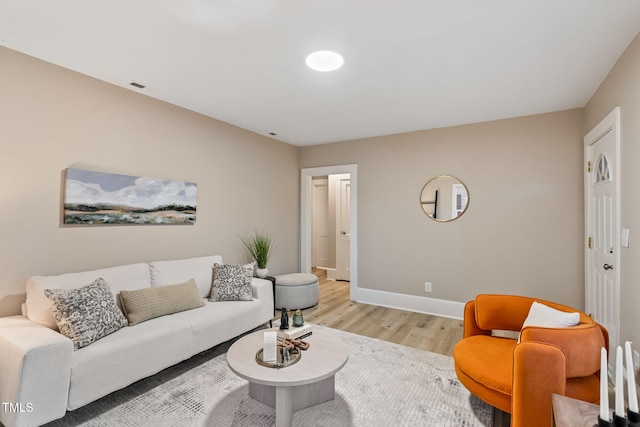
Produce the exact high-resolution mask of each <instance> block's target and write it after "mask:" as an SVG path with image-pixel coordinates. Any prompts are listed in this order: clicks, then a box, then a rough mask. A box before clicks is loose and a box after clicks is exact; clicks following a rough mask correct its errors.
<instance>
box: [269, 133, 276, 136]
mask: <svg viewBox="0 0 640 427" xmlns="http://www.w3.org/2000/svg"><path fill="white" fill-rule="evenodd" d="M269 135H271V136H276V135H277V133H275V132H269Z"/></svg>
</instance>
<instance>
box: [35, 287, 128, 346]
mask: <svg viewBox="0 0 640 427" xmlns="http://www.w3.org/2000/svg"><path fill="white" fill-rule="evenodd" d="M44 294H45V295H46V296H47V298H49V300H50V301H51V305H52V307H53V308H52V310H53V317H54V319H55V320H56V323H57V324H58V329H59V330H60V333H61V334H63V335H64V336H66V337H68V338H70V339H71V340H72V341H73V347H74V349H76V350H78V349H80V348H82V347H85V346H87V345H89V344H91V343H92V342H94V341H97V340H99V339H100V338H103V337H105V336H107V335H109V334H112V333H114V332H115V331H117V330H118V329H120V328H122V327H125V326H127V319H126V318H125V317H124V315H123V314H122V312H121V311H120V309H119V308H118V306H117V305H116V301H115V299H114V298H113V294H112V293H111V290H110V289H109V285H108V284H107V282H106V281H105V280H104V279H102V278H98V279H96V280H95V281H94V282H93V283H91V284H90V285H87V286H84V287H81V288H76V289H45V290H44Z"/></svg>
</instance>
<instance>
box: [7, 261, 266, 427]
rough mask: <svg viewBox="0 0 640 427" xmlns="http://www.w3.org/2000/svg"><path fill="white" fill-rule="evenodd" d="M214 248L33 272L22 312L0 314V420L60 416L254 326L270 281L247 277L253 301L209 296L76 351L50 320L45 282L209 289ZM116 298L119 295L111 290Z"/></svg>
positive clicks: (19, 426) (26, 421) (18, 423)
mask: <svg viewBox="0 0 640 427" xmlns="http://www.w3.org/2000/svg"><path fill="white" fill-rule="evenodd" d="M214 263H219V264H222V258H221V257H220V256H209V257H198V258H190V259H184V260H175V261H160V262H150V263H140V264H131V265H124V266H118V267H112V268H106V269H101V270H93V271H85V272H80V273H69V274H63V275H59V276H48V277H41V276H39V277H31V278H29V279H28V281H27V300H26V303H25V304H23V315H22V316H11V317H4V318H0V421H1V422H2V423H3V424H4V425H5V426H6V427H14V426H15V427H23V426H37V425H41V424H44V423H47V422H49V421H52V420H55V419H58V418H61V417H63V416H64V415H65V413H66V411H67V410H69V411H72V410H74V409H77V408H79V407H81V406H84V405H86V404H88V403H90V402H92V401H94V400H96V399H98V398H100V397H103V396H105V395H107V394H109V393H111V392H113V391H116V390H119V389H122V388H124V387H126V386H128V385H130V384H132V383H134V382H135V381H138V380H140V379H142V378H145V377H147V376H150V375H153V374H155V373H157V372H159V371H161V370H163V369H165V368H167V367H169V366H172V365H174V364H176V363H178V362H180V361H182V360H185V359H188V358H190V357H191V356H193V355H195V354H197V353H200V352H202V351H204V350H206V349H209V348H211V347H213V346H216V345H218V344H220V343H223V342H225V341H228V340H229V339H232V338H234V337H236V336H238V335H240V334H242V333H244V332H247V331H249V330H251V329H254V328H256V327H258V326H260V325H262V324H264V323H265V322H268V321H269V320H271V319H272V317H273V292H272V285H271V282H270V281H268V280H262V279H257V278H253V279H252V280H251V286H252V293H253V301H224V302H210V301H208V300H207V301H206V303H205V305H204V306H203V307H200V308H195V309H191V310H187V311H182V312H178V313H174V314H170V315H166V316H162V317H156V318H153V319H151V320H147V321H145V322H142V323H139V324H136V325H135V326H128V327H124V328H122V329H119V330H118V331H116V332H115V333H112V334H110V335H107V336H106V337H104V338H101V339H99V340H97V341H95V342H93V343H91V344H89V345H88V346H86V347H82V348H80V349H79V350H76V351H74V346H73V343H72V341H71V340H70V339H69V338H67V337H65V336H63V335H62V334H60V333H59V332H58V331H57V330H56V329H55V323H54V327H53V328H52V327H51V321H52V319H53V317H52V315H51V303H50V302H49V300H48V298H46V296H45V295H44V289H70V288H78V287H82V286H85V285H87V284H89V283H91V282H92V281H94V280H95V279H96V278H98V277H102V278H103V279H105V281H106V282H107V283H108V284H109V287H110V289H111V292H112V293H113V294H114V297H115V296H116V295H117V294H118V292H120V291H122V290H136V289H142V288H149V287H158V286H164V285H170V284H176V283H181V282H185V281H188V280H189V279H195V282H196V284H197V285H198V288H199V290H200V293H201V295H202V297H203V298H205V297H208V296H209V293H210V290H211V283H212V267H213V264H214ZM116 300H117V298H116Z"/></svg>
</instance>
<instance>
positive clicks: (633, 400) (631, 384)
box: [624, 341, 640, 427]
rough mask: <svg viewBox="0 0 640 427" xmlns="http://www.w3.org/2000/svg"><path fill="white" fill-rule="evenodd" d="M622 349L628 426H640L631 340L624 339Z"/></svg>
mask: <svg viewBox="0 0 640 427" xmlns="http://www.w3.org/2000/svg"><path fill="white" fill-rule="evenodd" d="M624 350H625V356H626V360H625V363H626V365H627V387H628V399H627V400H628V402H629V404H628V406H629V407H628V409H627V418H628V420H629V426H631V427H640V413H638V395H637V393H636V378H635V369H634V367H633V356H632V354H631V342H630V341H626V342H625V343H624Z"/></svg>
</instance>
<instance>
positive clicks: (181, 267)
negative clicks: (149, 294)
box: [149, 255, 222, 298]
mask: <svg viewBox="0 0 640 427" xmlns="http://www.w3.org/2000/svg"><path fill="white" fill-rule="evenodd" d="M215 263H218V264H222V257H221V256H219V255H213V256H205V257H197V258H187V259H178V260H173V261H155V262H150V263H149V270H150V273H151V286H153V287H156V286H166V285H173V284H174V283H184V282H186V281H187V280H189V279H194V280H195V282H196V285H198V289H200V296H202V298H208V297H209V294H210V292H211V282H212V276H211V269H212V268H213V264H215Z"/></svg>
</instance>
